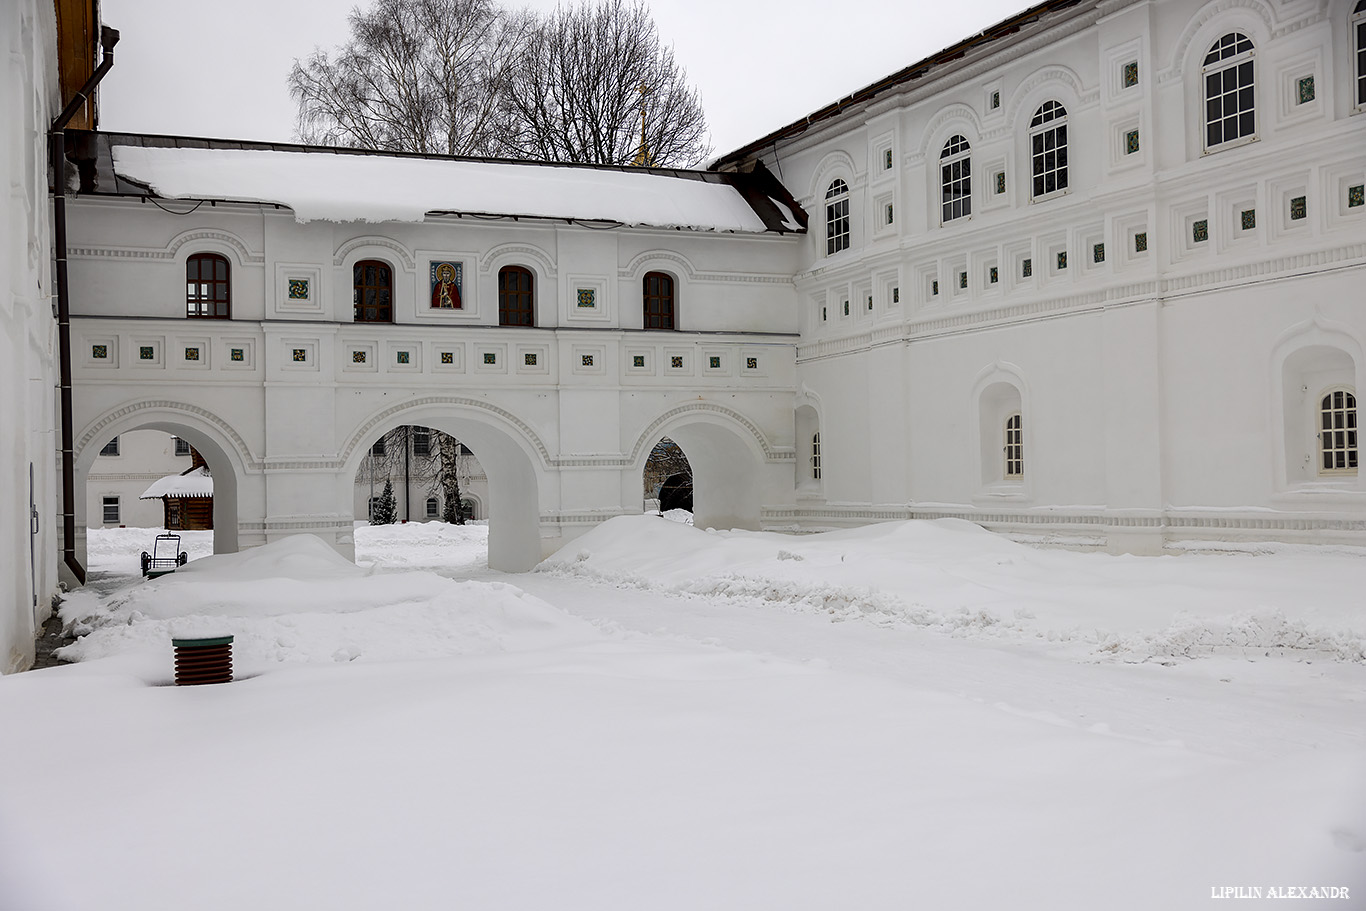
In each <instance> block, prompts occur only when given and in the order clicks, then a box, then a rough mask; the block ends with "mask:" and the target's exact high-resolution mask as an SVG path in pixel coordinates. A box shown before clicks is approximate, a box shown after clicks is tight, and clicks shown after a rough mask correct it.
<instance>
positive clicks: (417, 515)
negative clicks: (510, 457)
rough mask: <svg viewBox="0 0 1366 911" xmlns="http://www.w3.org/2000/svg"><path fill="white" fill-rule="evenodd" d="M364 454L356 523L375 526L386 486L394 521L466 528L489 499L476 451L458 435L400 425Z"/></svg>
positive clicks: (358, 473)
mask: <svg viewBox="0 0 1366 911" xmlns="http://www.w3.org/2000/svg"><path fill="white" fill-rule="evenodd" d="M365 452H366V455H365V458H364V459H363V460H362V461H361V463H360V466H359V467H358V468H357V470H356V475H355V484H354V490H355V493H354V496H353V497H352V514H353V516H354V519H355V521H357V522H362V521H368V522H371V523H372V524H374V523H375V522H376V507H377V506H379V505H380V504H381V501H383V500H384V498H385V490H386V488H387V489H388V490H390V491H391V492H392V493H391V494H390V496H391V498H392V501H393V502H392V504H391V505H392V516H393V519H394V521H398V522H433V521H439V522H450V523H452V524H463V523H464V522H466V521H469V520H471V519H476V518H480V516H478V515H476V512H477V510H476V509H475V508H474V507H473V504H474V503H475V502H478V501H479V500H482V499H483V498H484V497H486V496H487V494H488V476H487V475H486V474H485V473H484V467H483V465H481V464H480V462H479V458H478V456H476V455H475V453H474V450H473V449H471V448H470V447H469V446H468V445H466V444H465V443H463V442H461V441H460V440H458V439H456V438H455V437H453V436H450V435H448V434H446V433H443V432H442V431H440V430H438V429H436V428H434V427H427V426H424V425H421V424H400V425H399V426H397V427H394V428H392V429H390V430H388V431H386V432H384V433H381V434H376V435H375V437H374V439H373V440H372V441H371V442H369V443H368V444H367V446H366V450H365ZM384 505H385V508H386V509H388V507H389V505H390V504H384Z"/></svg>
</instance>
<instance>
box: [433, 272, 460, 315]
mask: <svg viewBox="0 0 1366 911" xmlns="http://www.w3.org/2000/svg"><path fill="white" fill-rule="evenodd" d="M461 306H462V305H461V303H460V271H459V268H458V267H457V266H456V265H455V264H454V263H433V264H432V307H433V308H435V309H440V310H459V309H461Z"/></svg>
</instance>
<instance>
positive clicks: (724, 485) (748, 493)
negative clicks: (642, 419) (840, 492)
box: [635, 405, 790, 530]
mask: <svg viewBox="0 0 1366 911" xmlns="http://www.w3.org/2000/svg"><path fill="white" fill-rule="evenodd" d="M662 439H668V440H670V441H671V442H672V443H673V444H676V445H677V448H678V449H679V451H680V453H681V455H682V457H683V460H684V463H685V464H687V465H688V466H689V467H690V468H691V471H692V490H691V493H692V507H693V508H692V512H693V524H694V525H695V526H697V527H698V528H709V527H710V528H746V529H751V530H758V529H759V520H760V503H761V495H762V490H763V485H764V482H765V480H769V479H770V476H769V475H768V474H765V473H764V472H763V471H761V467H762V466H763V464H764V461H765V459H766V454H765V449H764V444H763V442H762V441H761V440H760V439H759V438H758V437H757V432H756V431H754V430H753V426H752V424H751V423H750V422H748V421H746V420H745V419H744V418H743V416H741V415H739V414H735V413H732V412H730V411H729V410H725V409H721V408H717V407H715V406H711V407H706V406H697V405H689V406H684V407H683V408H680V409H676V410H675V411H674V412H672V413H669V414H666V415H665V416H663V417H662V418H660V419H659V420H657V421H655V423H654V424H652V425H651V427H650V428H649V429H648V430H646V431H645V434H644V435H642V437H641V438H640V440H639V441H638V443H637V445H636V449H635V451H636V453H637V464H638V466H639V470H640V471H641V472H642V475H643V474H644V470H645V466H646V464H647V462H648V460H649V456H650V454H651V453H652V452H653V451H654V446H655V443H656V442H657V441H661V440H662ZM789 476H790V475H789ZM666 480H667V478H666ZM789 483H790V482H789ZM773 493H774V494H775V495H776V490H775V491H773ZM660 505H661V506H662V505H663V504H662V503H661V504H660Z"/></svg>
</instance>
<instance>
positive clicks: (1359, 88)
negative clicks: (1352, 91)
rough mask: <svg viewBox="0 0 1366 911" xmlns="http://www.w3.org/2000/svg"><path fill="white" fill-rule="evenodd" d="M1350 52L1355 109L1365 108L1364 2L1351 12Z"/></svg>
mask: <svg viewBox="0 0 1366 911" xmlns="http://www.w3.org/2000/svg"><path fill="white" fill-rule="evenodd" d="M1351 28H1352V51H1353V55H1352V56H1353V59H1354V60H1355V61H1356V69H1355V73H1356V79H1355V80H1354V82H1355V83H1356V102H1357V107H1359V108H1366V0H1360V2H1359V3H1358V4H1357V5H1356V9H1354V10H1352V21H1351Z"/></svg>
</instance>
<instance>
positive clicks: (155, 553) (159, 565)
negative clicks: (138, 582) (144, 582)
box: [142, 535, 190, 579]
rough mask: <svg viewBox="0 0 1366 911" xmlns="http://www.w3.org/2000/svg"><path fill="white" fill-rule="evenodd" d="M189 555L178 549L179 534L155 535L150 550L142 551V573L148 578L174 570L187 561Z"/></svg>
mask: <svg viewBox="0 0 1366 911" xmlns="http://www.w3.org/2000/svg"><path fill="white" fill-rule="evenodd" d="M189 559H190V555H189V554H187V553H185V551H183V550H181V549H180V535H157V539H156V541H154V542H152V552H151V553H150V554H149V553H147V551H145V550H144V551H143V552H142V574H143V575H144V576H146V577H147V578H149V579H155V578H156V577H157V576H164V575H166V574H167V573H173V572H175V571H176V567H177V566H184V565H185V564H186V563H187V562H189Z"/></svg>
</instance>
